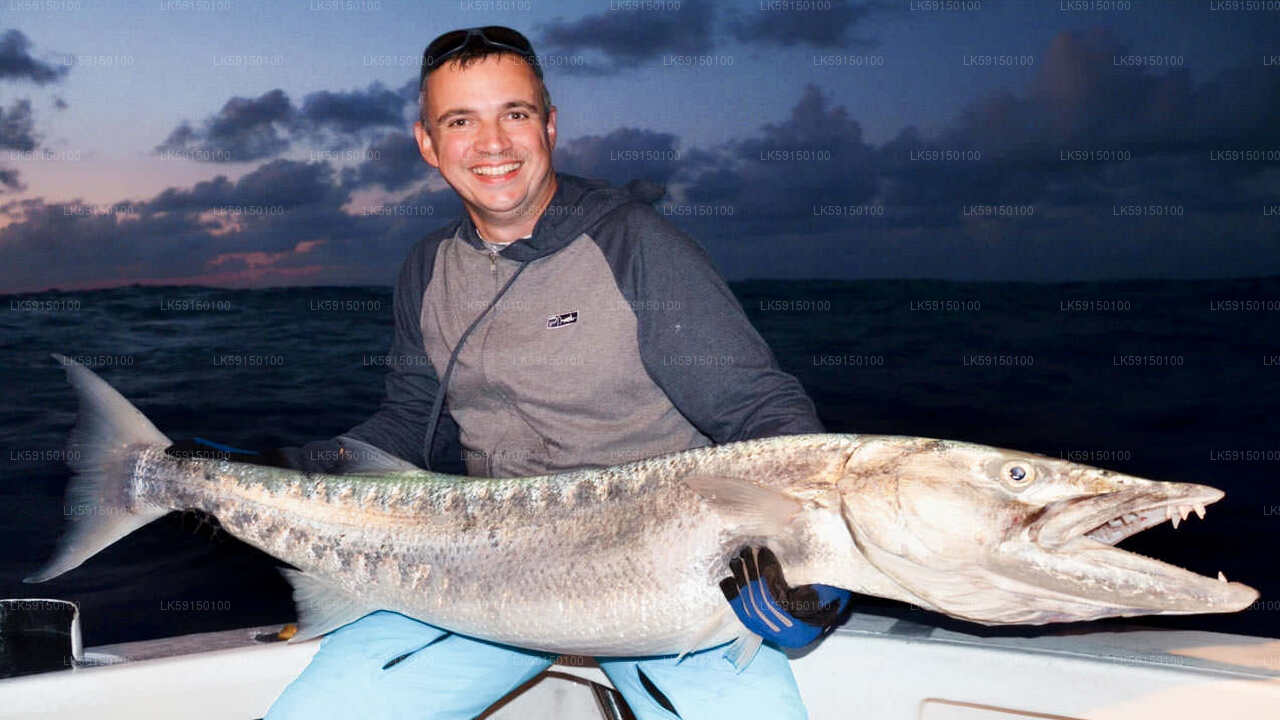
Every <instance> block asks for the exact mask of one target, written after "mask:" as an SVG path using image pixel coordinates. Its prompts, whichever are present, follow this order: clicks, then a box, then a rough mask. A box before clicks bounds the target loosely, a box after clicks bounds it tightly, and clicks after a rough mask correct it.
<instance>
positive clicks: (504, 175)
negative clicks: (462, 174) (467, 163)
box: [471, 161, 524, 181]
mask: <svg viewBox="0 0 1280 720" xmlns="http://www.w3.org/2000/svg"><path fill="white" fill-rule="evenodd" d="M522 165H524V163H523V162H520V161H515V162H509V163H504V164H502V165H476V166H475V167H473V168H471V172H472V173H474V174H476V175H478V176H480V177H481V178H484V179H485V180H486V181H490V180H507V179H509V178H511V177H512V176H514V175H515V174H516V172H518V171H519V170H520V167H521V166H522Z"/></svg>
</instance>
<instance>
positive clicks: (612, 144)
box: [554, 128, 683, 186]
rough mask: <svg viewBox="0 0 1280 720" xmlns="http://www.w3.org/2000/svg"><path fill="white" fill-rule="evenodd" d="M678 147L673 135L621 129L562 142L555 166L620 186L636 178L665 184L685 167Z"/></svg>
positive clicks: (561, 169)
mask: <svg viewBox="0 0 1280 720" xmlns="http://www.w3.org/2000/svg"><path fill="white" fill-rule="evenodd" d="M676 145H677V138H676V136H675V135H672V134H671V133H662V132H654V131H652V130H643V129H640V128H619V129H617V130H614V131H612V132H610V133H609V134H607V135H585V136H582V137H578V138H574V139H573V140H572V141H569V142H566V143H561V144H560V145H559V146H557V147H556V151H555V158H554V160H555V167H556V169H557V170H559V171H563V172H568V173H572V174H574V175H582V176H584V177H592V178H603V179H605V180H608V181H609V182H611V183H613V184H615V185H619V186H621V185H625V184H627V183H628V182H629V181H631V180H633V179H636V178H639V179H644V180H651V181H653V182H656V183H659V184H665V183H666V182H667V181H668V180H670V179H671V178H672V176H674V175H675V174H676V172H677V170H679V169H680V168H681V167H682V166H683V163H682V153H681V151H680V150H679V149H678V148H677V147H676Z"/></svg>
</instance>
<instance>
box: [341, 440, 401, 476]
mask: <svg viewBox="0 0 1280 720" xmlns="http://www.w3.org/2000/svg"><path fill="white" fill-rule="evenodd" d="M337 441H338V446H339V448H340V452H341V453H342V460H341V461H339V463H338V465H337V466H336V467H335V468H334V469H333V472H334V474H337V475H372V474H379V473H391V472H406V471H412V470H421V469H422V468H420V467H418V466H417V465H414V464H413V463H411V462H409V461H407V460H404V459H403V458H399V457H396V456H395V455H392V454H391V453H389V452H387V451H386V450H383V449H382V448H379V447H375V446H373V445H370V444H369V443H367V442H364V441H363V440H357V439H355V438H353V437H348V436H346V435H339V436H338V437H337Z"/></svg>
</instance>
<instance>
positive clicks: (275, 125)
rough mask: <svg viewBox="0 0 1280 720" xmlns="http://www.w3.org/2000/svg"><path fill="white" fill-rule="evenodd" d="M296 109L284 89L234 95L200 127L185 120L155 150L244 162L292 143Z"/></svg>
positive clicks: (275, 152)
mask: <svg viewBox="0 0 1280 720" xmlns="http://www.w3.org/2000/svg"><path fill="white" fill-rule="evenodd" d="M297 124H298V113H297V109H296V108H294V106H293V103H292V102H291V101H290V100H289V96H287V95H285V93H284V91H283V90H280V89H278V88H277V89H275V90H271V91H269V92H266V93H263V94H262V95H260V96H258V97H256V98H243V97H233V98H231V99H230V100H228V101H227V102H226V103H225V104H224V105H223V106H222V109H221V110H219V111H218V113H217V114H216V115H214V116H213V117H211V118H208V119H206V120H205V121H204V123H203V125H202V127H201V128H200V129H198V130H197V129H195V128H193V127H191V125H190V124H189V123H186V122H184V123H182V124H181V125H179V126H178V127H177V128H176V129H174V130H173V132H171V133H170V134H169V137H168V138H166V139H165V141H164V142H162V143H161V144H160V145H158V146H157V147H156V151H157V152H159V153H163V154H169V155H178V156H182V157H189V158H191V159H194V160H204V161H212V162H245V161H248V160H258V159H261V158H266V157H271V156H273V155H276V154H279V153H281V152H284V151H285V150H286V149H288V147H289V142H290V141H289V139H288V138H287V135H288V133H289V131H290V129H291V128H293V127H296V126H297Z"/></svg>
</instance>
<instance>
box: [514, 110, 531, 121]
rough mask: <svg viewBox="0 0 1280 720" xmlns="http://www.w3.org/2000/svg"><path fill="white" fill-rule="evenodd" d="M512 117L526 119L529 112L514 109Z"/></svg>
mask: <svg viewBox="0 0 1280 720" xmlns="http://www.w3.org/2000/svg"><path fill="white" fill-rule="evenodd" d="M511 117H513V118H516V119H517V120H524V119H525V118H527V117H529V113H527V112H525V111H523V110H512V111H511Z"/></svg>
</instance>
